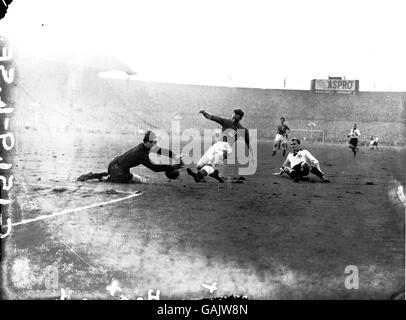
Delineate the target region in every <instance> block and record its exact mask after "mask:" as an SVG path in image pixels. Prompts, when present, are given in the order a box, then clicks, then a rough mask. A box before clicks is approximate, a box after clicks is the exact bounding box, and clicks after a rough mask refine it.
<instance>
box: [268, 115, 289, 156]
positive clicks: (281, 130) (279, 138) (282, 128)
mask: <svg viewBox="0 0 406 320" xmlns="http://www.w3.org/2000/svg"><path fill="white" fill-rule="evenodd" d="M280 120H281V124H280V125H278V127H277V128H276V136H275V145H274V147H273V149H272V155H273V156H274V155H276V148H277V147H278V146H279V145H281V144H282V150H283V153H282V155H283V156H285V154H286V149H287V146H288V133H289V131H290V128H289V127H288V125H287V124H286V123H285V121H286V120H285V118H284V117H282V118H281V119H280Z"/></svg>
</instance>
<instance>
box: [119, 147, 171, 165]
mask: <svg viewBox="0 0 406 320" xmlns="http://www.w3.org/2000/svg"><path fill="white" fill-rule="evenodd" d="M149 152H150V151H149V150H148V148H147V147H146V146H145V145H144V144H143V143H140V144H139V145H137V146H136V147H134V148H132V149H130V150H128V151H127V152H126V153H124V154H122V155H121V156H118V157H116V158H114V159H113V161H112V163H116V164H118V166H119V167H120V168H121V169H123V170H130V168H132V167H136V166H139V165H140V164H142V165H144V166H146V167H147V168H149V169H151V170H153V171H155V172H159V171H168V170H171V169H172V166H171V165H166V164H155V163H153V162H151V160H150V159H149ZM162 153H164V154H165V155H168V156H169V157H170V158H172V151H170V150H165V149H162V148H159V149H158V151H157V154H162Z"/></svg>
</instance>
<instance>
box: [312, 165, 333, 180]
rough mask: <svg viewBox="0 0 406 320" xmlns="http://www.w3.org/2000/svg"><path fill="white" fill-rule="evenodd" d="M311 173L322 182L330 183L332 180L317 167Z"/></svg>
mask: <svg viewBox="0 0 406 320" xmlns="http://www.w3.org/2000/svg"><path fill="white" fill-rule="evenodd" d="M310 172H311V173H313V174H314V175H316V176H318V177H319V178H320V179H321V181H322V182H330V180H329V179H328V178H327V177H326V176H325V175H324V173H323V172H321V171H320V170H319V169H317V168H316V167H313V168H312V170H310Z"/></svg>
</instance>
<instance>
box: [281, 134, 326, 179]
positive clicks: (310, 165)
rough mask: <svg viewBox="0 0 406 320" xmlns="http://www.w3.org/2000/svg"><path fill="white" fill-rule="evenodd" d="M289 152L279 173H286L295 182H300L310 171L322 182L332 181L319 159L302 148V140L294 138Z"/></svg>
mask: <svg viewBox="0 0 406 320" xmlns="http://www.w3.org/2000/svg"><path fill="white" fill-rule="evenodd" d="M290 145H291V146H292V151H291V152H289V154H288V156H287V157H286V160H285V162H284V163H283V165H282V168H281V169H280V172H279V174H280V175H283V174H284V173H286V174H287V175H288V176H289V177H290V178H291V179H293V180H294V181H295V182H299V181H300V180H302V179H303V177H305V176H307V175H308V174H309V173H310V172H311V173H313V174H314V175H316V176H317V177H319V178H320V180H321V182H330V180H329V179H328V178H327V177H326V176H325V175H324V173H323V172H322V171H321V169H320V163H319V161H318V160H317V159H316V158H315V157H314V156H313V155H312V154H311V153H310V152H309V151H307V150H305V149H301V148H300V140H299V139H297V138H293V139H292V140H291V142H290Z"/></svg>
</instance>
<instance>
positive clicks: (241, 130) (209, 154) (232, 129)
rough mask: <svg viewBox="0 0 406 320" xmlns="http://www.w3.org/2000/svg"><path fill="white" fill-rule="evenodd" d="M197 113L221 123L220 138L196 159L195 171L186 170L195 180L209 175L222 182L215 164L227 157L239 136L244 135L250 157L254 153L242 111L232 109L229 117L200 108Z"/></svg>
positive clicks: (220, 162) (222, 179)
mask: <svg viewBox="0 0 406 320" xmlns="http://www.w3.org/2000/svg"><path fill="white" fill-rule="evenodd" d="M199 113H201V114H203V116H204V117H205V118H206V119H209V120H211V121H214V122H217V123H218V124H220V125H221V134H220V137H219V138H220V140H221V141H217V142H216V143H215V144H213V145H212V146H211V147H210V148H209V149H208V150H207V151H206V153H205V154H204V155H203V157H202V158H201V159H200V160H199V161H198V163H197V165H196V168H197V172H194V171H193V170H192V169H190V168H187V169H186V171H187V173H188V174H189V175H191V176H192V177H193V179H194V180H195V182H200V181H202V180H203V178H204V177H205V176H207V175H208V176H210V177H212V178H214V179H216V180H217V181H219V182H224V178H223V177H220V176H219V172H218V170H217V169H216V166H217V165H219V164H222V163H223V161H224V160H225V159H227V156H228V154H230V153H231V152H232V145H233V144H234V142H236V141H237V139H238V138H239V137H244V139H245V144H246V146H247V147H248V149H249V152H250V154H251V155H252V159H253V157H254V153H253V151H252V148H251V145H250V138H249V132H248V129H247V128H245V127H244V126H243V125H242V124H241V123H240V121H241V119H242V117H243V116H244V112H243V111H242V110H241V109H234V110H233V114H232V115H231V119H227V118H223V117H219V116H215V115H212V114H210V113H208V112H206V111H205V110H200V111H199Z"/></svg>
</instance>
